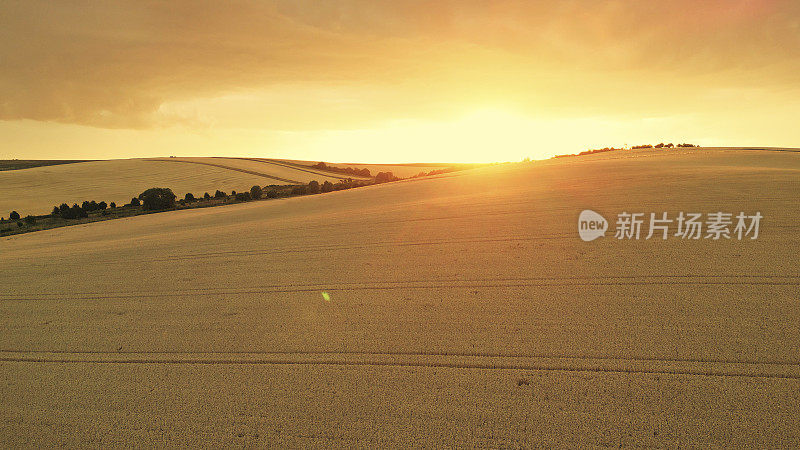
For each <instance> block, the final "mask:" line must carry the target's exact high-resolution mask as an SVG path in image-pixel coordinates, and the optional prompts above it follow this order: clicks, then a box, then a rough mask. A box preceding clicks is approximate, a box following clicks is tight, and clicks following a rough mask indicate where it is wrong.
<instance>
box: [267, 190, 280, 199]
mask: <svg viewBox="0 0 800 450" xmlns="http://www.w3.org/2000/svg"><path fill="white" fill-rule="evenodd" d="M267 198H278V191H276V190H275V189H270V190H268V191H267Z"/></svg>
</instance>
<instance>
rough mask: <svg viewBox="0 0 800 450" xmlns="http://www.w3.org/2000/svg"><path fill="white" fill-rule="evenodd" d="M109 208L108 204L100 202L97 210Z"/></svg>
mask: <svg viewBox="0 0 800 450" xmlns="http://www.w3.org/2000/svg"><path fill="white" fill-rule="evenodd" d="M106 208H108V204H106V202H100V203H98V204H97V209H106Z"/></svg>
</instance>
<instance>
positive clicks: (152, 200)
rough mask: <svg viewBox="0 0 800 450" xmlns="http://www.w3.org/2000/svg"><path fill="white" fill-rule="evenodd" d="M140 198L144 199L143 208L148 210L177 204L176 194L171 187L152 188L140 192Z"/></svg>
mask: <svg viewBox="0 0 800 450" xmlns="http://www.w3.org/2000/svg"><path fill="white" fill-rule="evenodd" d="M139 200H141V201H142V209H144V210H148V211H152V210H156V209H167V208H172V207H173V206H175V194H173V193H172V189H170V188H150V189H148V190H146V191H144V192H142V193H141V194H139Z"/></svg>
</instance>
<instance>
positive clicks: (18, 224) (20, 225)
mask: <svg viewBox="0 0 800 450" xmlns="http://www.w3.org/2000/svg"><path fill="white" fill-rule="evenodd" d="M17 226H18V227H20V228H22V227H24V226H25V222H23V221H21V220H18V221H17Z"/></svg>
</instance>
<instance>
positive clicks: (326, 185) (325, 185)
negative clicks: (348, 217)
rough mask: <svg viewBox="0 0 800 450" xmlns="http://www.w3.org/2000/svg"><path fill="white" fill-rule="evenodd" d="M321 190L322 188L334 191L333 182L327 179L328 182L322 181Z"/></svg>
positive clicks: (326, 190) (324, 190) (323, 190)
mask: <svg viewBox="0 0 800 450" xmlns="http://www.w3.org/2000/svg"><path fill="white" fill-rule="evenodd" d="M321 190H322V192H331V191H333V183H331V182H330V181H326V182H324V183H322V188H321Z"/></svg>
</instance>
